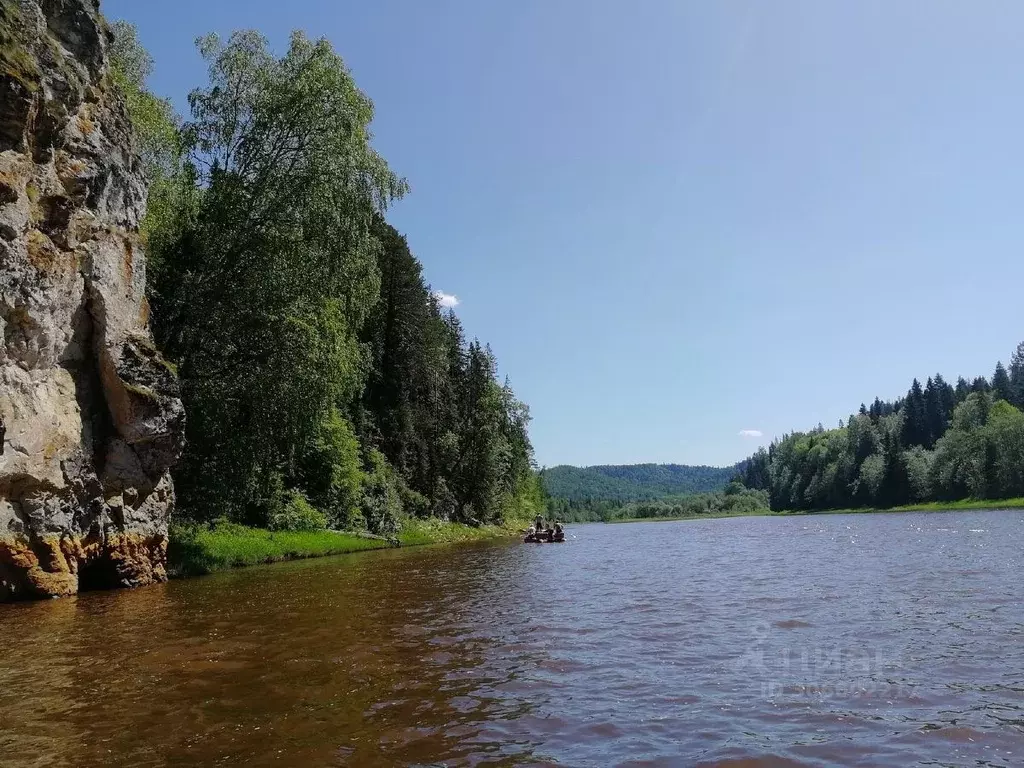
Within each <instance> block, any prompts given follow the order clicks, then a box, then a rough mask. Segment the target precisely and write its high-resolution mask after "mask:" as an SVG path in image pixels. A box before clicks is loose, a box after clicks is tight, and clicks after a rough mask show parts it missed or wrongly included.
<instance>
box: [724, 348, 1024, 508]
mask: <svg viewBox="0 0 1024 768" xmlns="http://www.w3.org/2000/svg"><path fill="white" fill-rule="evenodd" d="M1022 409H1024V343H1021V344H1020V345H1018V347H1017V349H1016V351H1015V352H1014V353H1013V356H1012V357H1011V360H1010V366H1009V369H1007V368H1006V367H1005V366H1004V365H1003V364H1002V363H1001V362H1000V363H998V364H997V365H996V368H995V373H994V374H993V375H992V377H991V378H990V379H989V378H985V377H978V378H976V379H974V380H973V381H971V382H968V381H966V380H965V379H963V378H961V379H959V380H958V381H957V383H956V384H955V385H951V384H949V383H947V382H946V381H945V380H944V379H943V378H942V376H941V375H935V376H933V377H931V378H929V379H928V380H927V382H926V383H925V385H924V386H923V387H922V386H921V384H920V382H919V381H917V380H916V379H915V380H914V382H913V384H912V385H911V387H910V390H909V391H908V392H907V394H906V396H905V397H902V398H900V399H898V400H895V401H891V402H886V401H882V400H879V399H878V398H876V399H875V400H874V402H873V403H872V404H871V405H870V406H866V405H861V407H860V411H859V413H857V414H855V415H853V416H851V417H850V418H849V420H848V421H847V423H846V424H845V426H842V427H840V428H839V429H832V430H826V429H824V428H823V427H821V426H819V427H818V428H817V429H814V430H812V431H810V432H806V433H804V432H796V433H793V434H790V435H786V436H784V437H783V438H782V439H781V440H777V441H775V442H773V443H772V444H771V446H769V448H768V449H767V450H765V449H761V450H759V451H758V452H757V453H756V454H754V456H752V457H751V458H750V459H748V460H747V461H745V462H743V463H742V464H741V465H740V472H739V477H740V479H741V480H742V482H743V483H744V484H745V485H746V486H747V487H749V488H755V489H762V490H765V491H767V492H768V494H769V498H770V502H771V506H772V508H773V509H776V510H785V509H793V510H802V509H830V508H831V509H836V508H847V507H892V506H899V505H904V504H912V503H918V502H926V501H952V500H958V499H964V498H974V499H1001V498H1011V497H1017V496H1024V413H1022Z"/></svg>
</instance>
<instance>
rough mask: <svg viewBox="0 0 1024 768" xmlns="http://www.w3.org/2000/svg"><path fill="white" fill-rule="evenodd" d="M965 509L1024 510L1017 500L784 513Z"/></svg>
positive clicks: (1022, 500)
mask: <svg viewBox="0 0 1024 768" xmlns="http://www.w3.org/2000/svg"><path fill="white" fill-rule="evenodd" d="M966 509H1024V498H1017V499H960V500H958V501H926V502H922V503H920V504H906V505H904V506H902V507H885V508H877V509H876V508H872V507H862V508H858V509H822V510H812V511H807V512H804V511H794V512H784V513H781V514H786V515H801V514H804V515H808V514H809V515H838V514H843V515H849V514H858V513H862V512H954V511H956V510H966Z"/></svg>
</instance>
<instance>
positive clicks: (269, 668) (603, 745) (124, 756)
mask: <svg viewBox="0 0 1024 768" xmlns="http://www.w3.org/2000/svg"><path fill="white" fill-rule="evenodd" d="M568 530H569V534H570V540H569V541H568V542H566V543H565V544H555V545H552V544H543V545H526V544H521V543H518V542H516V543H499V544H484V545H467V546H460V547H427V548H418V549H407V550H392V551H385V552H370V553H364V554H358V555H350V556H343V557H337V558H328V559H322V560H310V561H304V562H296V563H286V564H281V565H276V566H269V567H262V568H252V569H245V570H240V571H235V572H232V573H227V574H221V575H216V576H211V577H206V578H200V579H194V580H187V581H178V582H173V583H170V584H166V585H161V586H157V587H150V588H146V589H141V590H137V591H132V592H103V593H100V592H97V593H89V594H83V595H81V596H79V597H77V598H72V599H66V600H56V601H50V602H46V603H27V604H17V605H7V606H0V636H2V638H3V643H4V649H3V660H2V663H0V764H2V765H4V766H47V767H49V766H93V765H96V766H98V765H130V766H149V765H152V766H158V765H160V766H162V765H215V764H216V765H243V764H244V765H250V766H263V765H278V766H280V765H289V766H370V767H372V766H405V765H408V766H425V765H446V766H459V765H534V764H536V765H569V766H611V765H637V766H640V765H643V766H691V765H702V766H823V765H864V766H908V765H986V766H1001V765H1005V766H1011V765H1022V764H1024V606H1022V602H1021V590H1022V587H1024V580H1022V578H1021V577H1022V565H1024V562H1022V561H1024V513H1022V512H1020V511H1001V512H1000V511H980V512H957V513H927V514H916V513H908V514H884V515H874V514H860V515H827V516H808V517H791V518H757V517H752V518H735V519H724V520H707V521H690V522H675V523H653V522H651V523H635V524H623V525H603V524H594V525H582V526H570V527H569V528H568Z"/></svg>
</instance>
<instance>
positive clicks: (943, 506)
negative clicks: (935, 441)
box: [603, 497, 1024, 523]
mask: <svg viewBox="0 0 1024 768" xmlns="http://www.w3.org/2000/svg"><path fill="white" fill-rule="evenodd" d="M971 509H996V510H998V509H1024V497H1022V498H1015V499H981V500H978V499H960V500H959V501H929V502H922V503H920V504H906V505H904V506H900V507H885V508H875V507H857V508H853V509H797V510H781V511H774V510H767V509H766V510H757V511H753V512H722V513H711V514H697V515H683V516H677V517H623V518H618V519H615V520H604V521H603V522H606V523H655V522H661V523H670V522H679V521H681V520H710V519H716V518H722V517H795V516H798V515H855V514H888V513H891V512H956V511H966V510H971Z"/></svg>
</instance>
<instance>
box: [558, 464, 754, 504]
mask: <svg viewBox="0 0 1024 768" xmlns="http://www.w3.org/2000/svg"><path fill="white" fill-rule="evenodd" d="M540 474H541V482H542V483H543V485H544V490H545V491H546V492H547V493H548V494H549V495H550V496H552V497H554V498H560V499H568V500H572V501H594V500H604V501H618V502H626V501H642V500H645V499H657V498H661V497H663V496H676V495H682V494H689V493H710V492H714V491H720V490H722V489H723V488H725V486H726V485H727V484H728V483H729V481H730V480H731V479H732V478H733V477H734V476H735V474H736V468H735V467H707V466H689V465H685V464H609V465H597V466H590V467H573V466H568V465H564V464H563V465H559V466H557V467H550V468H548V469H544V470H542V471H541V473H540Z"/></svg>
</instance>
